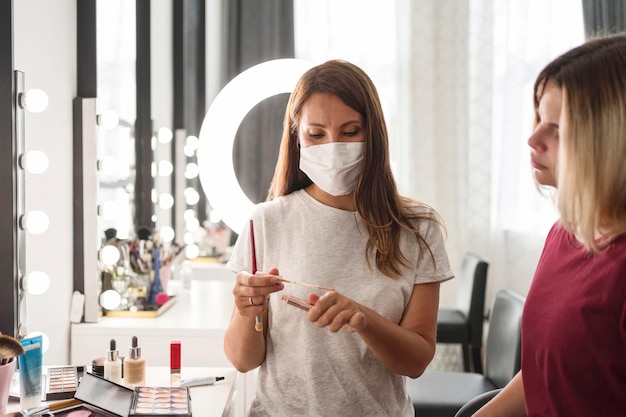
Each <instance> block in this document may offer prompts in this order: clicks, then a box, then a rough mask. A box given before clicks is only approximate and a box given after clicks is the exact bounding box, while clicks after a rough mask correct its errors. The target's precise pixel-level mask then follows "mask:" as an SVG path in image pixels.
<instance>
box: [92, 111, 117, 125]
mask: <svg viewBox="0 0 626 417" xmlns="http://www.w3.org/2000/svg"><path fill="white" fill-rule="evenodd" d="M96 121H97V123H98V125H99V126H102V127H103V128H105V129H114V128H116V127H117V125H119V124H120V117H119V116H118V115H117V113H116V112H115V111H113V110H105V111H103V112H102V113H100V114H99V115H97V116H96Z"/></svg>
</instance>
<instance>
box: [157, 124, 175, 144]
mask: <svg viewBox="0 0 626 417" xmlns="http://www.w3.org/2000/svg"><path fill="white" fill-rule="evenodd" d="M157 137H158V138H159V142H160V143H163V144H167V143H170V142H171V141H172V139H173V138H174V134H173V133H172V130H171V129H169V128H167V127H160V128H159V130H158V131H157Z"/></svg>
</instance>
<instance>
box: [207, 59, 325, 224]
mask: <svg viewBox="0 0 626 417" xmlns="http://www.w3.org/2000/svg"><path fill="white" fill-rule="evenodd" d="M313 65H315V64H314V63H312V62H310V61H304V60H300V59H276V60H273V61H267V62H264V63H261V64H258V65H255V66H253V67H251V68H249V69H247V70H245V71H244V72H242V73H241V74H239V75H237V76H236V77H235V78H233V79H232V80H231V81H230V82H229V83H228V84H226V86H225V87H224V88H223V89H222V91H220V92H219V94H218V95H217V96H216V97H215V100H213V103H212V104H211V107H209V110H208V111H207V114H206V116H205V117H204V121H203V122H202V127H201V128H200V138H199V139H200V144H199V147H198V152H197V157H198V165H199V166H200V184H201V185H202V189H203V190H204V193H205V194H206V196H207V199H208V200H209V203H210V204H211V206H212V207H213V209H214V210H216V211H217V212H218V213H219V215H220V216H221V218H222V220H223V221H224V223H226V224H227V225H228V227H230V228H231V229H232V230H233V231H235V232H236V233H240V232H241V231H242V230H243V228H244V227H245V225H246V223H247V221H248V219H249V218H250V215H251V214H252V211H253V209H254V203H253V202H252V201H250V199H249V198H248V197H247V196H246V194H245V193H244V192H243V190H242V189H241V186H240V185H239V181H237V176H236V174H235V168H234V165H233V144H234V143H235V135H236V134H237V130H238V129H239V125H240V124H241V122H242V121H243V119H244V118H245V116H246V114H248V112H249V111H250V110H252V109H253V108H254V106H256V105H257V104H258V103H260V102H261V101H263V100H265V99H266V98H269V97H272V96H275V95H277V94H283V93H291V91H292V90H293V88H294V87H295V85H296V83H297V82H298V79H299V78H300V77H301V76H302V74H304V73H305V72H306V71H307V70H308V69H310V68H311V67H312V66H313Z"/></svg>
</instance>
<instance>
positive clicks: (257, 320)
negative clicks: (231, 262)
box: [250, 219, 263, 332]
mask: <svg viewBox="0 0 626 417" xmlns="http://www.w3.org/2000/svg"><path fill="white" fill-rule="evenodd" d="M250 253H251V256H252V275H254V274H256V247H255V246H254V222H253V221H252V219H250ZM250 303H252V298H250ZM254 328H255V329H256V331H257V332H262V331H263V316H261V315H258V316H256V317H255V323H254Z"/></svg>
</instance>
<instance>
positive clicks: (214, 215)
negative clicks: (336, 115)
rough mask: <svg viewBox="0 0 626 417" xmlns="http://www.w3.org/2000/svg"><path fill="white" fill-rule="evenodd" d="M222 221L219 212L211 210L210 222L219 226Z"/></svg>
mask: <svg viewBox="0 0 626 417" xmlns="http://www.w3.org/2000/svg"><path fill="white" fill-rule="evenodd" d="M221 220H222V216H220V214H219V212H218V211H217V210H211V212H210V213H209V221H210V222H211V223H213V224H218V223H219V222H220V221H221Z"/></svg>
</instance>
